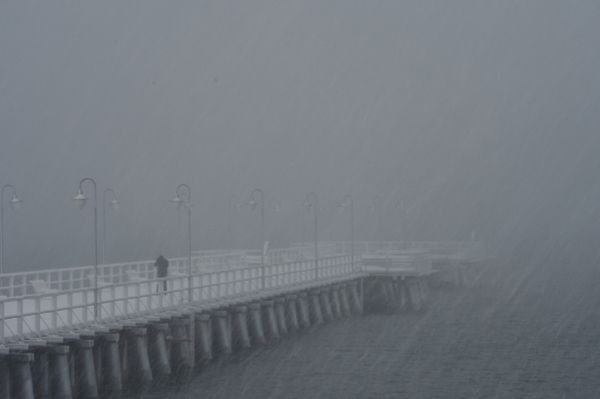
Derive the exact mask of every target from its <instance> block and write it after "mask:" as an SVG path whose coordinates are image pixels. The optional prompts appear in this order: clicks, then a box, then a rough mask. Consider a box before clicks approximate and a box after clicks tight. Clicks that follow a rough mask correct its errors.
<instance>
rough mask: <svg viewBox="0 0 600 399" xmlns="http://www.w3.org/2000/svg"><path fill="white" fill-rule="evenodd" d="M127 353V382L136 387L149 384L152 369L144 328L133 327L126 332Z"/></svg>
mask: <svg viewBox="0 0 600 399" xmlns="http://www.w3.org/2000/svg"><path fill="white" fill-rule="evenodd" d="M127 352H128V353H127V382H128V383H129V384H130V385H132V386H138V387H141V386H144V385H147V384H150V383H151V382H152V369H151V368H150V359H149V356H148V346H147V345H146V329H145V328H143V327H135V328H130V329H128V330H127Z"/></svg>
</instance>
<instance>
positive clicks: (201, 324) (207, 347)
mask: <svg viewBox="0 0 600 399" xmlns="http://www.w3.org/2000/svg"><path fill="white" fill-rule="evenodd" d="M195 338H196V345H195V346H196V354H197V358H198V361H199V362H200V363H201V364H206V363H208V362H210V361H211V360H212V358H213V354H212V322H211V320H210V315H209V314H206V313H201V314H198V315H196V337H195Z"/></svg>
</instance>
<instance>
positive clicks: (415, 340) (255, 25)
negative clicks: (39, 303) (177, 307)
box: [0, 0, 600, 398]
mask: <svg viewBox="0 0 600 399" xmlns="http://www.w3.org/2000/svg"><path fill="white" fill-rule="evenodd" d="M599 20H600V2H598V1H596V0H589V1H585V0H581V1H579V0H577V1H569V2H567V1H561V0H529V1H527V2H524V1H518V0H505V1H480V0H457V1H452V2H449V1H441V0H419V1H417V0H414V1H413V0H409V1H391V0H381V1H379V0H378V1H358V0H344V1H341V0H337V1H336V0H334V1H325V2H319V1H304V2H278V1H270V0H254V1H227V2H223V1H215V2H209V1H177V2H165V1H160V0H146V1H143V2H135V3H128V2H121V1H116V0H105V1H101V2H73V1H67V0H55V1H51V2H39V1H37V2H36V1H29V0H3V1H0V185H4V184H6V183H10V184H13V185H14V186H15V187H16V189H17V192H18V194H19V196H20V197H21V198H22V200H23V204H22V207H21V209H20V210H15V211H13V210H12V209H10V208H9V207H7V209H6V214H5V216H6V220H5V227H6V232H7V234H6V266H7V271H12V272H16V271H25V270H34V269H43V268H55V267H68V266H81V265H86V264H91V263H92V262H93V259H94V258H93V240H92V238H93V235H92V234H93V230H92V208H91V207H90V206H89V205H88V206H87V207H86V208H84V209H83V210H80V209H78V208H77V206H76V204H75V203H74V201H72V198H73V196H74V195H75V194H76V192H77V188H78V186H77V184H78V182H79V180H80V179H81V178H83V177H86V176H90V177H94V178H95V179H96V180H97V181H98V184H99V186H98V190H99V191H98V197H99V199H100V200H101V199H102V193H103V191H104V190H105V189H106V188H112V189H114V191H115V193H116V195H117V197H118V200H119V202H120V207H119V210H118V211H114V210H112V209H110V208H109V209H108V211H107V214H106V216H107V217H106V220H107V227H108V228H107V231H108V234H107V241H106V261H107V262H119V261H128V260H141V259H150V258H154V257H156V256H157V254H159V253H163V254H165V255H167V256H168V257H174V256H184V255H185V254H186V250H187V241H186V240H187V235H186V234H187V225H186V222H187V220H186V216H185V214H184V213H183V212H178V211H177V209H176V207H175V206H174V205H173V204H172V203H170V202H169V200H170V199H171V198H173V196H174V195H175V188H176V186H177V185H178V184H180V183H187V184H189V185H190V186H191V188H192V202H193V203H194V207H193V211H192V212H193V214H192V217H193V220H192V224H193V237H192V245H193V248H194V249H197V250H201V249H215V248H260V247H261V246H262V244H261V239H260V232H259V229H260V219H259V218H260V216H259V212H258V210H257V209H255V210H252V209H251V207H250V206H248V204H247V203H248V200H249V196H250V192H251V191H252V189H253V188H261V189H262V190H264V193H265V204H266V224H267V228H266V239H268V240H269V241H270V242H271V246H272V247H285V246H288V245H290V244H291V243H294V242H301V241H310V240H312V239H313V236H312V219H311V215H310V213H309V212H307V211H306V209H304V208H303V206H302V201H303V199H304V197H305V195H306V193H308V192H311V191H314V192H315V193H317V195H318V197H319V218H320V226H319V235H320V238H321V240H332V241H335V240H338V241H340V240H349V239H350V231H349V229H350V228H349V226H350V225H349V220H348V215H347V213H345V212H340V210H339V206H338V205H339V204H340V202H341V201H342V200H343V198H344V196H345V195H346V194H352V196H353V198H354V203H355V210H356V239H357V240H377V241H379V240H390V241H397V240H441V241H444V240H469V239H471V238H477V239H480V240H482V241H483V242H484V243H485V245H486V247H487V249H488V254H489V255H491V256H493V257H495V259H496V260H495V262H493V263H492V264H490V265H489V267H488V268H487V269H486V270H485V272H484V274H483V275H482V278H481V280H480V281H479V282H478V284H477V285H476V286H475V287H473V288H472V289H470V290H467V291H461V292H458V291H441V292H438V293H436V294H435V297H434V298H433V299H432V305H431V308H430V309H429V311H428V312H427V313H425V314H418V315H415V314H410V315H406V314H404V315H398V314H393V315H368V316H365V317H364V318H359V319H351V320H348V321H344V322H340V323H338V324H333V325H328V326H326V327H325V328H323V329H321V330H319V331H315V332H311V334H306V335H302V336H299V337H296V338H295V339H292V340H288V341H285V342H283V343H281V344H280V345H279V346H273V347H268V348H266V349H261V350H258V351H256V352H252V353H249V354H244V355H242V356H239V357H238V358H236V359H233V360H231V361H229V362H224V363H223V364H221V363H219V364H216V365H212V366H210V367H209V368H207V369H205V370H203V371H202V373H200V374H199V375H196V376H195V377H194V378H192V379H191V382H190V383H189V384H186V385H177V386H176V388H174V387H173V386H167V387H163V388H161V389H165V390H166V391H165V392H166V393H165V392H163V391H156V392H153V394H154V395H157V397H158V396H160V395H167V394H169V395H171V396H179V397H191V396H194V397H196V396H199V395H200V394H203V395H206V396H207V397H217V398H219V397H222V398H226V397H278V398H279V397H324V398H325V397H327V398H329V397H340V398H348V397H356V398H365V397H411V398H418V397H422V398H434V397H453V398H454V397H466V398H468V397H502V398H504V397H507V398H509V397H531V398H541V397H544V398H549V397H557V398H564V397H569V398H571V397H582V398H585V397H588V398H591V397H598V394H599V389H598V384H597V382H596V381H597V380H598V378H597V375H598V368H599V366H598V361H597V356H596V354H595V353H596V350H597V348H598V344H599V342H598V338H597V337H598V336H600V335H599V334H598V330H599V329H600V326H599V325H598V323H597V321H596V319H597V315H596V313H597V312H596V309H597V307H598V304H599V298H598V295H597V293H596V292H597V291H598V289H597V286H598V281H599V277H600V276H599V275H598V271H597V265H598V261H599V251H598V242H599V238H600V184H599V183H598V171H599V170H600V157H599V156H598V153H599V150H600V130H599V126H600V78H599V75H598V71H600V46H599V45H598V42H599V40H598V39H599V38H600V28H599V26H600V24H598V21H599ZM89 189H90V187H89V186H86V192H87V193H88V195H91V192H90V191H88V190H89ZM7 195H8V194H7ZM9 199H10V198H9V197H6V198H5V200H6V201H8V200H9ZM99 208H100V215H102V206H101V205H100V206H99ZM188 382H189V381H188ZM150 394H151V393H150V392H145V393H144V394H143V395H142V396H145V397H147V396H151V395H150ZM134 396H135V395H134ZM138 396H139V395H138Z"/></svg>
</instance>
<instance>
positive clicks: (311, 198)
mask: <svg viewBox="0 0 600 399" xmlns="http://www.w3.org/2000/svg"><path fill="white" fill-rule="evenodd" d="M304 206H305V207H306V209H307V210H310V209H311V208H312V211H313V216H314V239H315V280H317V279H318V278H319V210H318V207H319V199H318V198H317V194H315V192H314V191H311V192H310V193H308V194H306V197H304Z"/></svg>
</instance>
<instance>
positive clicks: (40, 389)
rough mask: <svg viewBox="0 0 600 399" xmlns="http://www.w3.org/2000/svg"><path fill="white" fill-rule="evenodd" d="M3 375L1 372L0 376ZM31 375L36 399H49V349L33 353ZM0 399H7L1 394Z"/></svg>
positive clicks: (40, 349)
mask: <svg viewBox="0 0 600 399" xmlns="http://www.w3.org/2000/svg"><path fill="white" fill-rule="evenodd" d="M1 373H2V371H0V374H1ZM31 373H32V377H33V392H34V394H35V399H49V398H50V367H49V364H48V348H39V349H36V350H35V351H34V352H33V364H32V365H31ZM0 378H1V377H0ZM0 399H5V398H4V397H3V396H2V394H1V393H0ZM6 399H8V398H6Z"/></svg>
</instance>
